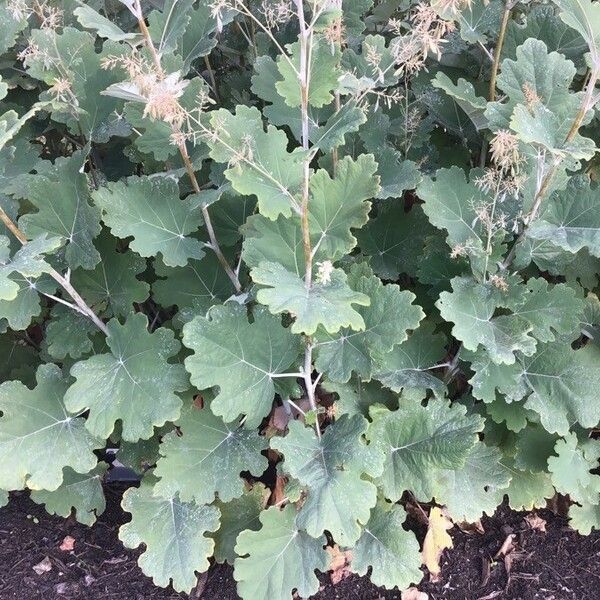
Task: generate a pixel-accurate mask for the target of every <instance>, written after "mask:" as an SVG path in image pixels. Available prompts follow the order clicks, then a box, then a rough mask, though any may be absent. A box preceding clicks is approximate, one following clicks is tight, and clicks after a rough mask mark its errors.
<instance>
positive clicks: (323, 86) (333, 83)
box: [275, 36, 340, 108]
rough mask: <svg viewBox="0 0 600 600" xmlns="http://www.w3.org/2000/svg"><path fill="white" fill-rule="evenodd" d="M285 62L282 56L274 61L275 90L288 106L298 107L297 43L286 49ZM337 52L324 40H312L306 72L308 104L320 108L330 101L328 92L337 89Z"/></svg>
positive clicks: (330, 94)
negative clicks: (275, 73)
mask: <svg viewBox="0 0 600 600" xmlns="http://www.w3.org/2000/svg"><path fill="white" fill-rule="evenodd" d="M287 52H288V56H289V57H290V59H289V60H287V59H285V58H284V57H283V56H279V57H278V59H277V68H278V70H279V74H280V76H281V79H280V80H279V81H277V83H275V88H276V89H277V92H278V93H279V95H280V96H282V97H283V99H284V100H285V103H286V104H287V105H288V106H292V107H297V106H300V104H301V93H300V79H299V76H298V73H299V72H300V42H294V43H293V44H288V46H287ZM339 61H340V53H339V49H337V48H336V47H334V46H333V45H332V44H330V43H329V42H328V41H327V40H326V39H325V38H324V37H321V36H314V37H312V44H311V52H310V59H309V65H308V72H309V73H310V79H309V80H308V82H307V86H308V103H309V104H310V105H311V106H314V107H316V108H320V107H322V106H324V105H326V104H329V103H330V102H332V101H333V94H332V91H333V90H335V89H336V88H337V86H338V78H339V76H340V70H339V66H338V64H339Z"/></svg>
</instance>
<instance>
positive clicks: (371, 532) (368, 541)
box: [350, 500, 423, 590]
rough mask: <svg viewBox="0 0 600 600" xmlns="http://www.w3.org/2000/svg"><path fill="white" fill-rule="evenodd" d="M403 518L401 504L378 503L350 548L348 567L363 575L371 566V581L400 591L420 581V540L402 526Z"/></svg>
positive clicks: (421, 574) (404, 513)
mask: <svg viewBox="0 0 600 600" xmlns="http://www.w3.org/2000/svg"><path fill="white" fill-rule="evenodd" d="M405 519H406V512H405V510H404V509H403V508H402V507H401V506H398V505H394V504H390V503H389V502H386V501H385V500H379V501H378V502H377V505H376V506H375V508H373V510H372V511H371V518H370V519H369V522H368V523H367V524H366V525H365V528H364V531H363V533H362V535H361V536H360V539H359V540H358V542H357V543H356V546H355V547H354V548H353V550H352V561H351V563H350V568H351V569H352V571H353V572H354V573H357V574H358V575H360V576H364V575H366V574H367V571H368V569H369V567H371V568H372V570H371V574H370V577H369V578H370V580H371V582H372V583H373V584H374V585H377V586H382V587H385V588H387V589H393V588H394V587H397V588H398V589H401V590H403V589H405V588H407V587H409V586H410V585H411V584H413V583H418V582H419V581H420V580H421V578H422V577H423V573H422V572H421V570H420V569H419V567H420V566H421V554H420V552H419V543H418V542H417V539H416V538H415V535H414V533H412V531H406V530H404V529H403V527H402V525H403V523H404V521H405Z"/></svg>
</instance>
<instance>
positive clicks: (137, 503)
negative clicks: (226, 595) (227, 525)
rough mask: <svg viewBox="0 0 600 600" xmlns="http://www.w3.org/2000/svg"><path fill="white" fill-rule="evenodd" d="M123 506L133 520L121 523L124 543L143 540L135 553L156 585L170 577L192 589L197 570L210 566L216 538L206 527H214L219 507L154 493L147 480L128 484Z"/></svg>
mask: <svg viewBox="0 0 600 600" xmlns="http://www.w3.org/2000/svg"><path fill="white" fill-rule="evenodd" d="M121 506H122V507H123V510H126V511H127V512H130V513H131V522H129V523H126V524H125V525H122V526H121V528H120V530H119V539H120V540H121V541H122V542H123V545H124V546H125V547H126V548H137V547H138V546H139V545H140V544H144V545H145V547H146V549H145V551H144V552H143V553H142V555H141V556H140V557H139V559H138V564H139V566H140V568H141V569H142V571H143V572H144V574H145V575H147V576H148V577H152V581H154V583H155V585H159V586H162V587H167V586H168V585H169V582H170V581H171V582H172V584H173V588H174V589H175V590H176V591H178V592H190V591H191V590H192V588H193V587H194V586H195V585H196V572H198V573H203V572H204V571H206V570H207V569H208V567H209V562H208V558H209V557H210V556H211V555H212V552H213V548H214V541H213V540H212V539H210V538H209V537H207V536H206V535H205V533H207V532H212V531H216V530H217V529H218V527H219V510H218V509H217V508H215V507H214V506H197V505H196V504H193V503H184V502H181V501H180V500H179V499H178V498H168V499H165V498H159V497H157V496H154V495H153V490H152V481H148V480H144V481H143V482H142V485H141V487H140V488H129V489H128V490H127V491H126V492H125V494H123V501H122V503H121Z"/></svg>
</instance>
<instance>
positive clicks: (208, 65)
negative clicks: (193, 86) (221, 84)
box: [204, 56, 221, 102]
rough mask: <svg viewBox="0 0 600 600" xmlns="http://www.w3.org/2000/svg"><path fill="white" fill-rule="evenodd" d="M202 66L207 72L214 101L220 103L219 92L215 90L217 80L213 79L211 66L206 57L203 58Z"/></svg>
mask: <svg viewBox="0 0 600 600" xmlns="http://www.w3.org/2000/svg"><path fill="white" fill-rule="evenodd" d="M204 64H205V65H206V70H207V71H208V78H209V80H210V87H211V88H212V91H213V94H214V96H215V100H216V101H217V102H221V99H220V98H219V91H218V90H217V80H216V79H215V73H214V71H213V68H212V65H211V64H210V59H209V58H208V56H205V57H204Z"/></svg>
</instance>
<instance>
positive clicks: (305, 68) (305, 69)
mask: <svg viewBox="0 0 600 600" xmlns="http://www.w3.org/2000/svg"><path fill="white" fill-rule="evenodd" d="M295 2H296V7H297V10H298V22H299V26H300V35H299V37H300V73H299V76H298V79H299V81H300V113H301V118H302V148H303V150H304V151H305V152H306V156H305V158H304V164H303V182H302V208H301V216H300V221H301V226H302V244H303V247H304V271H305V272H304V287H305V289H306V293H307V294H308V293H309V292H310V288H311V286H312V268H313V255H312V248H311V243H310V229H309V222H308V203H309V191H310V189H309V184H310V156H309V152H308V149H309V140H308V97H309V95H308V94H309V85H310V42H311V40H312V33H310V32H309V31H308V29H307V27H306V19H305V16H304V6H303V4H302V3H303V0H295ZM305 344H306V347H305V350H304V369H303V375H304V387H305V388H306V394H307V396H308V401H309V403H310V408H311V410H313V411H314V413H315V430H316V432H317V437H318V438H319V439H321V427H320V425H319V415H318V412H317V401H316V398H315V387H314V385H313V381H312V368H313V367H312V350H313V346H312V340H311V339H310V338H309V337H307V338H306V340H305Z"/></svg>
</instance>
